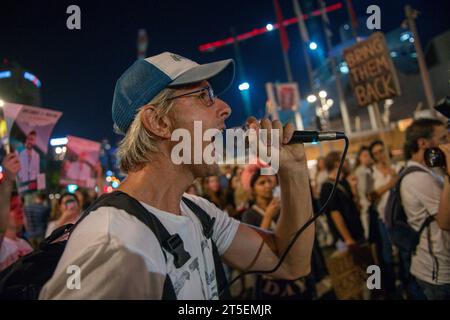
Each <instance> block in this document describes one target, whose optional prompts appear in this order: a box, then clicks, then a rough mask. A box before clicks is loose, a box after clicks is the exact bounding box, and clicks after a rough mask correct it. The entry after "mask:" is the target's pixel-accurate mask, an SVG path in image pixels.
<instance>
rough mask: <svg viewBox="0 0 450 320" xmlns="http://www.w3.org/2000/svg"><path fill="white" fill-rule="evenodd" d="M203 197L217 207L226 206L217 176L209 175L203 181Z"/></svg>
mask: <svg viewBox="0 0 450 320" xmlns="http://www.w3.org/2000/svg"><path fill="white" fill-rule="evenodd" d="M203 192H204V195H203V197H204V198H205V199H207V200H209V201H211V202H212V203H214V204H215V205H216V206H217V207H218V208H219V209H222V210H224V209H225V206H226V201H225V192H224V190H223V189H222V187H221V186H220V183H219V177H218V176H211V177H207V178H205V180H204V182H203Z"/></svg>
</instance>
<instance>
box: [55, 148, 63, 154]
mask: <svg viewBox="0 0 450 320" xmlns="http://www.w3.org/2000/svg"><path fill="white" fill-rule="evenodd" d="M62 152H63V151H62V148H61V147H56V149H55V153H56V154H61V153H62Z"/></svg>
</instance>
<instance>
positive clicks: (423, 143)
mask: <svg viewBox="0 0 450 320" xmlns="http://www.w3.org/2000/svg"><path fill="white" fill-rule="evenodd" d="M417 146H418V147H419V150H420V149H426V148H428V146H429V143H428V141H427V139H425V138H419V139H417Z"/></svg>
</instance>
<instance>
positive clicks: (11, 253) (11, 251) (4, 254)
mask: <svg viewBox="0 0 450 320" xmlns="http://www.w3.org/2000/svg"><path fill="white" fill-rule="evenodd" d="M31 251H33V248H32V247H31V246H30V245H29V243H28V242H26V241H25V240H24V239H21V238H17V239H14V240H13V239H10V238H7V237H4V238H3V242H2V245H1V247H0V271H2V270H4V269H6V268H8V267H9V266H10V265H12V264H13V263H14V262H16V261H17V260H19V259H20V257H23V256H25V255H27V254H29V253H30V252H31Z"/></svg>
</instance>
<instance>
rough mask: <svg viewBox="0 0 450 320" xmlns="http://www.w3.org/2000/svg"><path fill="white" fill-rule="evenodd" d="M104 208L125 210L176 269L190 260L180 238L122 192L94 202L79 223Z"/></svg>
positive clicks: (105, 196)
mask: <svg viewBox="0 0 450 320" xmlns="http://www.w3.org/2000/svg"><path fill="white" fill-rule="evenodd" d="M106 206H110V207H114V208H117V209H121V210H125V211H126V212H127V213H129V214H131V215H133V216H135V217H136V218H138V219H139V220H140V221H141V222H142V223H144V224H145V225H146V226H147V227H149V228H150V229H151V230H152V231H153V233H154V234H155V236H156V238H157V239H158V242H159V244H160V246H161V247H162V248H164V249H165V250H166V251H167V252H169V253H170V254H172V255H173V257H174V264H175V267H176V268H180V267H181V266H183V265H184V264H185V263H186V262H187V261H188V260H189V259H190V258H191V256H190V254H189V252H187V251H186V250H185V249H184V244H183V240H181V237H180V236H179V235H178V234H173V235H171V234H170V233H169V232H168V231H167V229H166V228H165V227H164V225H163V224H162V223H161V221H159V219H158V218H156V216H155V215H154V214H152V213H151V212H150V211H148V210H147V209H145V208H144V207H143V206H142V204H140V203H139V201H137V200H136V199H134V198H133V197H131V196H129V195H128V194H126V193H124V192H122V191H115V192H112V193H109V194H106V195H104V197H101V198H99V201H96V203H94V205H92V206H91V207H90V208H89V209H88V212H87V213H86V214H84V215H83V217H82V218H80V221H81V220H82V219H83V218H84V217H85V216H87V215H88V214H89V212H91V211H94V210H96V209H98V208H100V207H106ZM78 223H79V222H77V224H78ZM163 253H164V251H163ZM164 256H165V254H164ZM166 260H167V259H166Z"/></svg>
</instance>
